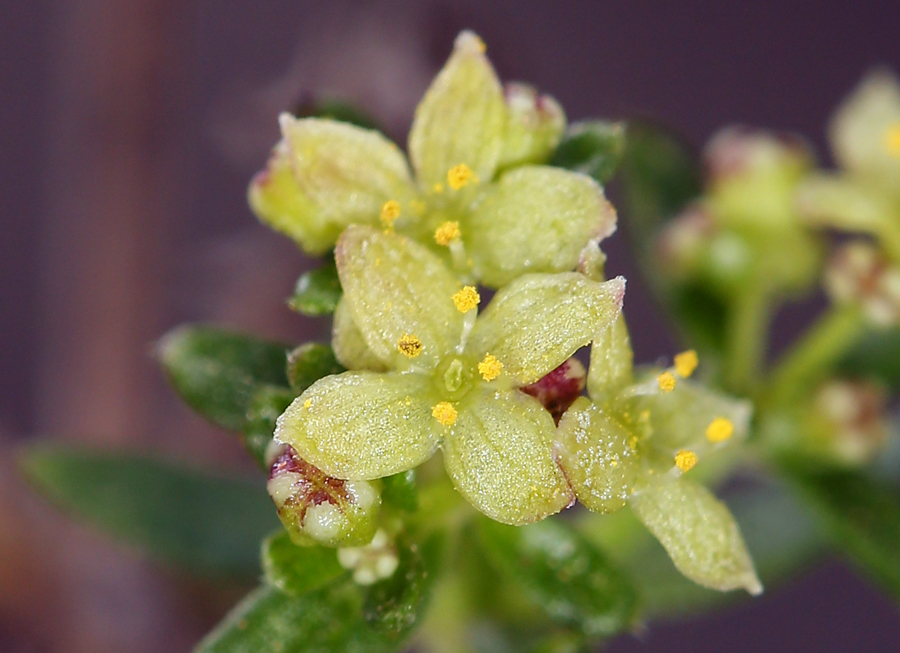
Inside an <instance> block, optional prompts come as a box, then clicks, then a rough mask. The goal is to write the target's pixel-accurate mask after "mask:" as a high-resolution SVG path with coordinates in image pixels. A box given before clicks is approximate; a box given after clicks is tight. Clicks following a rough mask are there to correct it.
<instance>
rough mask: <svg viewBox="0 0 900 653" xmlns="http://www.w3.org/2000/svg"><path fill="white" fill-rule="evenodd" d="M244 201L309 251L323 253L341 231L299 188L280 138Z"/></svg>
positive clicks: (264, 220) (272, 225) (276, 229)
mask: <svg viewBox="0 0 900 653" xmlns="http://www.w3.org/2000/svg"><path fill="white" fill-rule="evenodd" d="M247 201H248V202H249V203H250V208H251V209H252V210H253V213H255V214H256V217H257V218H259V219H260V221H261V222H263V223H264V224H266V225H268V226H269V227H271V228H272V229H274V230H275V231H278V232H281V233H283V234H284V235H286V236H288V237H289V238H290V239H291V240H293V241H295V242H296V243H297V244H298V245H300V246H301V247H303V249H304V250H305V251H306V252H308V253H309V254H324V253H325V252H327V251H328V250H329V249H331V247H332V246H333V245H334V241H335V240H337V237H338V236H339V235H340V233H341V227H340V226H339V225H337V224H335V223H333V222H330V221H328V220H326V219H324V217H323V215H322V212H321V211H319V210H318V208H317V207H316V205H315V203H313V201H312V200H310V199H309V197H307V196H306V195H304V193H303V191H302V190H300V187H299V186H298V185H297V180H296V179H294V172H293V169H292V168H291V161H290V154H289V153H288V149H287V146H286V145H285V144H284V142H283V141H282V142H280V143H279V144H278V145H276V146H275V149H274V150H272V156H271V157H270V158H269V162H268V163H267V164H266V167H265V169H264V170H263V171H262V172H260V173H259V174H257V175H256V176H255V177H254V178H253V181H251V182H250V187H249V188H248V189H247Z"/></svg>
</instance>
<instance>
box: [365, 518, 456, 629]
mask: <svg viewBox="0 0 900 653" xmlns="http://www.w3.org/2000/svg"><path fill="white" fill-rule="evenodd" d="M397 545H398V547H397V548H398V550H397V555H398V559H399V564H398V565H397V569H396V571H394V573H393V574H392V575H391V576H390V577H389V578H386V579H384V580H382V581H379V582H378V583H375V584H374V585H372V586H371V587H369V588H368V590H367V592H366V598H365V601H364V603H363V615H364V616H365V618H366V620H367V621H368V622H369V623H370V624H371V625H372V627H373V628H375V629H376V630H377V631H378V632H380V633H383V634H384V635H386V636H387V637H389V638H391V639H393V640H395V641H397V642H400V641H402V640H404V639H405V638H406V637H407V636H408V635H409V634H410V633H411V632H412V630H413V629H414V628H415V627H416V626H418V625H419V624H420V623H421V621H422V620H423V619H424V617H425V608H426V607H427V605H428V602H429V599H430V596H431V590H432V587H433V585H434V581H435V579H436V578H437V577H438V574H439V567H440V564H441V561H442V558H443V553H444V538H443V536H442V535H441V534H435V535H432V536H431V537H430V538H429V539H427V540H425V541H424V542H422V543H416V542H411V541H409V540H408V539H406V538H404V537H402V536H401V537H400V538H399V539H398V541H397Z"/></svg>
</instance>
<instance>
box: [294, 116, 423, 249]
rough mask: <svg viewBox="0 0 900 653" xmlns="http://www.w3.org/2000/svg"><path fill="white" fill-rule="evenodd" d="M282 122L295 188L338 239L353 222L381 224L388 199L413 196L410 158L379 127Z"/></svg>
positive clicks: (317, 120) (333, 122) (312, 120)
mask: <svg viewBox="0 0 900 653" xmlns="http://www.w3.org/2000/svg"><path fill="white" fill-rule="evenodd" d="M280 121H281V132H282V134H283V137H284V141H285V143H286V144H287V148H288V150H289V152H290V163H291V167H292V169H293V172H294V178H295V179H296V182H297V186H298V187H299V188H300V190H301V191H302V192H303V194H304V195H305V196H306V197H308V198H309V200H310V201H311V202H312V203H313V205H314V206H315V208H316V211H317V212H318V216H317V218H318V220H319V221H320V222H321V223H322V224H323V225H328V226H329V227H330V229H331V230H332V233H334V232H336V233H335V238H336V237H337V235H340V232H341V231H342V230H343V229H344V228H346V227H347V225H350V224H356V223H362V224H378V220H379V216H380V213H381V208H382V206H383V205H384V203H385V202H387V201H388V200H395V201H397V202H399V203H400V204H401V206H404V205H406V204H407V203H408V202H409V201H410V200H411V199H412V198H413V196H414V191H413V186H412V179H411V178H410V175H409V168H408V167H407V165H406V158H405V157H404V156H403V153H402V152H401V151H400V150H399V149H398V148H397V146H396V145H394V144H393V143H391V142H390V141H389V140H387V139H386V138H385V137H384V136H382V135H381V134H379V133H378V132H377V131H373V130H369V129H362V128H361V127H356V126H354V125H350V124H348V123H343V122H338V121H336V120H327V119H321V118H302V119H296V118H294V117H293V116H291V115H290V114H286V113H285V114H282V115H281V119H280ZM333 242H334V241H333V240H332V243H333Z"/></svg>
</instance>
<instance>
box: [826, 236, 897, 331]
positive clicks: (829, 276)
mask: <svg viewBox="0 0 900 653" xmlns="http://www.w3.org/2000/svg"><path fill="white" fill-rule="evenodd" d="M825 290H826V292H827V293H828V295H829V296H830V297H831V299H832V301H834V302H835V303H837V304H852V303H859V304H861V305H862V307H863V310H864V311H865V313H866V316H867V317H868V318H869V319H870V320H871V321H872V323H874V324H876V325H878V326H884V327H887V326H894V325H897V324H900V267H897V266H896V265H893V264H892V263H891V262H890V261H889V260H888V259H887V258H886V257H885V256H884V255H883V254H882V253H881V252H880V251H879V250H878V249H877V248H875V247H873V246H872V245H869V244H867V243H861V242H854V243H849V244H847V245H844V246H843V247H841V248H840V249H839V250H838V251H837V253H836V254H835V255H834V257H833V258H832V259H831V261H830V262H829V264H828V266H827V268H826V270H825Z"/></svg>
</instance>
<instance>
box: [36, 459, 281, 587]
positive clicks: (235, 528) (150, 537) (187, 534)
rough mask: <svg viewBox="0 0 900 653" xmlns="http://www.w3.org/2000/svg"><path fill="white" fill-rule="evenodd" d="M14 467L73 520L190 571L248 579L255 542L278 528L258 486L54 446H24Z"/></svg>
mask: <svg viewBox="0 0 900 653" xmlns="http://www.w3.org/2000/svg"><path fill="white" fill-rule="evenodd" d="M19 465H20V466H21V468H22V470H23V472H24V473H25V475H26V477H27V478H28V479H29V481H31V483H32V484H33V485H34V487H35V488H36V489H37V490H38V491H39V492H41V493H42V494H43V495H44V496H46V497H47V498H49V499H50V500H51V501H52V502H53V503H55V504H56V505H58V506H59V507H60V508H62V509H63V510H64V511H66V512H67V513H69V514H71V515H72V516H73V517H76V518H78V519H81V520H84V521H86V522H88V523H90V524H92V525H94V526H96V527H97V528H99V529H101V530H102V531H104V532H107V533H110V534H112V535H114V536H116V537H117V538H119V539H121V540H123V541H125V542H128V543H129V544H132V545H134V546H136V547H137V548H139V549H141V550H142V551H145V552H146V553H147V554H148V555H150V556H151V557H153V558H155V559H157V560H160V561H162V562H165V563H167V564H174V565H177V566H178V567H180V568H182V569H184V570H186V571H189V572H192V573H198V574H202V575H205V576H212V577H224V576H228V577H241V578H253V577H255V576H256V575H257V574H258V573H259V542H260V540H262V538H263V537H265V536H266V534H267V533H271V532H272V531H273V530H274V529H276V528H278V520H277V518H276V517H275V511H274V510H272V502H271V500H270V499H269V496H268V495H267V494H266V491H265V488H264V487H263V485H262V484H261V483H259V482H251V481H247V480H243V479H236V478H226V477H223V476H220V475H216V474H213V473H211V472H208V471H200V470H193V469H190V468H187V467H183V466H181V465H176V464H172V463H167V462H163V461H161V460H153V459H150V458H144V457H140V456H135V455H129V454H124V453H113V452H107V453H101V452H96V451H90V450H86V449H79V448H76V447H68V446H67V447H64V446H59V445H39V446H36V447H31V448H29V449H26V450H25V451H24V452H23V454H22V455H21V457H20V458H19Z"/></svg>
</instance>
